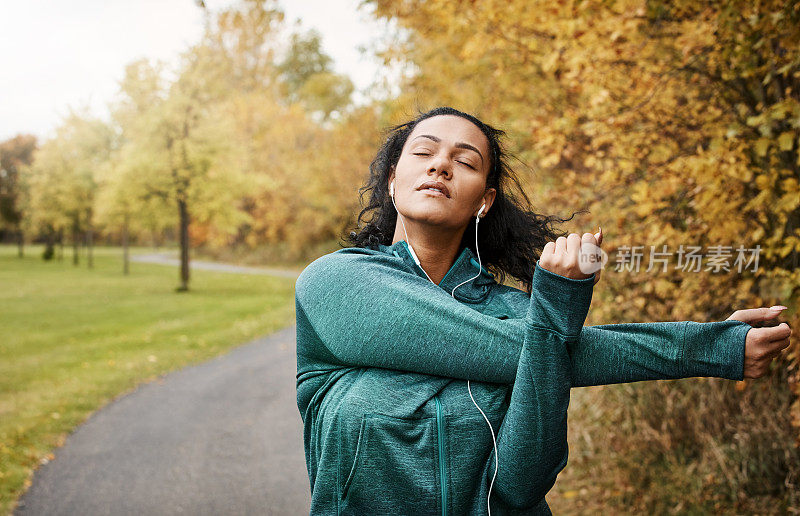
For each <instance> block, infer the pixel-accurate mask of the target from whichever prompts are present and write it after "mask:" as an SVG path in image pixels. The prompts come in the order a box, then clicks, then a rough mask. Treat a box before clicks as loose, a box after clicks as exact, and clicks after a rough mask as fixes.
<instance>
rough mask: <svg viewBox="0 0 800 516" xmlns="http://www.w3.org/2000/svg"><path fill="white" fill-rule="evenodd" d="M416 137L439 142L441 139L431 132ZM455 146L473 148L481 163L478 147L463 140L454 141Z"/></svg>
mask: <svg viewBox="0 0 800 516" xmlns="http://www.w3.org/2000/svg"><path fill="white" fill-rule="evenodd" d="M417 138H429V139H431V140H433V141H435V142H436V143H439V142H441V141H442V139H441V138H439V137H438V136H433V135H432V134H420V135H419V136H415V137H414V139H415V140H416V139H417ZM456 147H458V148H459V149H469V150H473V151H475V152H477V153H478V156H480V157H481V163H483V154H481V151H479V150H478V149H476V148H475V147H473V146H472V145H470V144H468V143H464V142H456Z"/></svg>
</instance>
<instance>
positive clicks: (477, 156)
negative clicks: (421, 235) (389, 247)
mask: <svg viewBox="0 0 800 516" xmlns="http://www.w3.org/2000/svg"><path fill="white" fill-rule="evenodd" d="M488 175H489V142H488V140H487V139H486V136H485V135H484V134H483V132H482V131H481V130H480V129H479V128H478V127H477V126H475V125H474V124H473V123H472V122H470V121H469V120H467V119H465V118H463V117H460V116H455V115H438V116H433V117H431V118H426V119H425V120H423V121H421V122H419V123H418V124H417V125H416V126H415V127H414V130H413V131H412V132H411V134H409V135H408V139H407V140H406V143H405V145H404V146H403V151H402V153H401V155H400V159H399V160H398V161H397V166H396V168H395V169H394V171H393V172H392V174H391V175H390V177H389V183H390V184H391V182H392V181H393V180H394V200H395V204H396V205H397V209H398V211H399V212H400V214H401V215H402V216H403V217H404V219H405V220H412V221H415V222H418V223H422V224H430V225H436V226H439V227H446V228H451V229H453V230H458V229H462V228H465V227H466V226H467V224H469V222H470V220H471V219H473V218H475V215H477V213H478V210H480V207H481V205H482V204H483V203H484V202H485V203H486V207H485V208H484V210H483V213H482V214H481V216H485V215H486V213H488V211H489V208H491V205H492V202H493V201H494V197H495V189H494V188H489V189H488V190H487V189H486V178H487V177H488ZM437 183H438V184H437ZM429 186H431V187H432V186H438V187H440V188H441V189H442V190H443V192H437V191H434V190H431V189H428V188H427V187H429Z"/></svg>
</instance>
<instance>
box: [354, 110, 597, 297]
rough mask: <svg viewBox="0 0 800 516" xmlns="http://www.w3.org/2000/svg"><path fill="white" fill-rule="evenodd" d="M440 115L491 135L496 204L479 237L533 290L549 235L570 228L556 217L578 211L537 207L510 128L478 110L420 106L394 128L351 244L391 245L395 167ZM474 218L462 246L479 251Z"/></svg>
mask: <svg viewBox="0 0 800 516" xmlns="http://www.w3.org/2000/svg"><path fill="white" fill-rule="evenodd" d="M437 115H455V116H460V117H463V118H466V119H467V120H469V121H470V122H472V123H473V124H475V125H476V126H477V127H478V128H479V129H480V130H481V131H482V132H483V134H484V135H486V139H487V140H488V141H489V149H490V154H491V156H490V163H489V166H490V168H489V175H488V177H487V178H486V188H494V189H496V190H497V194H496V196H495V199H494V203H493V204H492V208H491V209H490V210H489V212H488V213H487V214H486V216H485V217H484V218H482V219H481V221H482V224H481V225H480V227H481V229H480V230H479V231H478V242H479V245H480V250H481V261H482V262H483V264H484V265H485V266H486V268H487V269H488V270H490V271H491V272H492V273H493V274H494V275H495V278H496V280H497V281H498V282H499V283H502V282H503V281H504V280H505V278H506V275H508V276H511V277H513V278H516V279H517V280H518V281H519V282H520V283H521V284H522V285H523V286H524V288H525V290H526V291H527V293H528V294H530V292H531V281H532V279H533V269H534V267H535V264H536V261H537V260H538V259H539V256H540V252H541V250H542V249H543V248H544V246H545V244H546V243H547V242H548V241H551V240H555V239H556V238H558V237H559V236H565V235H566V234H567V232H559V231H556V230H554V229H553V228H552V224H553V223H563V222H566V221H568V220H571V219H572V218H573V217H574V216H575V215H576V214H577V213H583V212H585V211H586V210H582V211H579V212H574V213H573V214H572V216H570V217H569V218H567V219H563V218H560V217H557V216H555V215H540V214H537V213H534V212H533V210H532V208H531V202H530V200H529V199H528V196H527V195H525V192H524V190H523V189H522V186H521V185H520V183H519V179H518V178H517V177H516V175H515V173H514V171H513V170H512V168H511V167H510V166H509V165H508V163H507V156H511V154H510V153H508V152H507V151H506V150H505V149H504V148H503V145H502V143H501V141H500V138H501V137H503V136H505V134H506V133H505V131H503V130H500V129H495V128H494V127H492V126H490V125H487V124H485V123H483V122H481V121H480V120H478V119H477V118H476V117H474V116H473V115H470V114H467V113H464V112H462V111H459V110H457V109H454V108H451V107H447V106H442V107H437V108H434V109H431V110H430V111H428V112H425V113H422V112H420V114H419V116H417V118H416V119H414V120H411V121H408V122H405V123H403V124H400V125H397V126H394V127H392V128H390V129H389V130H388V131H387V132H388V136H387V138H386V141H385V142H384V144H383V145H381V148H380V149H379V150H378V154H377V155H376V156H375V158H374V159H373V160H372V163H371V164H370V166H369V178H368V179H367V182H366V184H365V185H364V186H362V187H361V188H359V201H360V203H361V206H362V207H363V206H364V195H365V194H366V193H367V192H370V196H369V204H367V205H366V207H364V208H363V209H362V210H361V212H360V213H359V214H358V220H357V223H356V224H357V226H358V231H351V232H350V233H349V236H348V237H347V238H345V241H346V242H347V243H349V244H351V247H364V248H371V249H377V248H378V244H383V245H391V244H392V239H393V237H394V230H395V224H396V223H397V211H396V210H395V208H394V205H393V204H392V201H391V198H390V197H389V189H388V185H387V183H388V180H389V176H390V174H391V167H392V166H393V165H396V164H397V162H398V160H399V159H400V154H401V153H402V150H403V146H404V145H405V143H406V140H407V139H408V136H409V135H410V134H411V132H412V131H413V130H414V127H416V125H417V124H418V123H419V122H421V121H422V120H425V119H426V118H430V117H433V116H437ZM370 213H371V216H370V219H369V221H368V222H367V224H366V225H365V226H363V227H362V225H361V222H362V219H363V218H364V216H365V215H366V214H370ZM474 224H475V221H474V220H473V221H471V222H470V225H469V226H468V227H467V229H466V231H464V236H463V238H462V239H461V244H460V247H459V252H460V250H461V249H463V248H464V247H469V248H470V249H471V250H472V252H475V248H474V246H475V243H474V237H473V235H474V232H475V229H474Z"/></svg>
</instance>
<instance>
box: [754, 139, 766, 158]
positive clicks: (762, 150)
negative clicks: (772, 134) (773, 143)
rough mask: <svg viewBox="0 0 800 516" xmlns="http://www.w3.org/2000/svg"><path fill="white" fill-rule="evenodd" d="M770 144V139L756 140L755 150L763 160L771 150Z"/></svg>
mask: <svg viewBox="0 0 800 516" xmlns="http://www.w3.org/2000/svg"><path fill="white" fill-rule="evenodd" d="M769 144H770V140H769V138H759V139H758V140H756V142H755V144H754V146H753V147H754V148H755V151H756V154H757V155H758V156H759V157H762V158H763V157H764V156H766V155H767V151H768V150H769Z"/></svg>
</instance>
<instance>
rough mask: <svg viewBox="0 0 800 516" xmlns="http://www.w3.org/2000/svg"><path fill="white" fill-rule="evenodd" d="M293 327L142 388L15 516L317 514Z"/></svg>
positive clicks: (104, 419) (34, 489)
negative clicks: (300, 408)
mask: <svg viewBox="0 0 800 516" xmlns="http://www.w3.org/2000/svg"><path fill="white" fill-rule="evenodd" d="M296 367H297V366H296V359H295V328H294V326H292V327H290V328H287V329H284V330H281V331H279V332H278V333H276V334H273V335H271V336H269V337H266V338H262V339H259V340H256V341H254V342H252V343H250V344H246V345H244V346H241V347H238V348H236V349H234V350H233V351H231V352H229V353H228V354H226V355H223V356H220V357H217V358H215V359H213V360H211V361H209V362H206V363H203V364H201V365H198V366H195V367H190V368H187V369H183V370H180V371H177V372H174V373H171V374H169V375H166V376H164V377H162V378H161V379H159V380H157V381H154V382H151V383H147V384H143V385H141V386H139V388H138V389H136V390H135V391H134V392H132V393H130V394H128V395H126V396H123V397H121V398H118V399H117V400H115V401H113V402H112V403H110V404H109V405H107V406H106V407H104V408H103V409H101V410H99V411H98V412H96V413H95V414H93V415H92V416H91V417H90V418H89V419H88V420H87V421H86V422H85V423H84V424H83V425H81V426H80V427H79V428H78V429H77V430H76V431H75V432H74V433H73V434H72V435H70V436H69V438H68V439H67V441H66V443H65V444H64V446H62V447H61V448H58V449H57V450H56V451H55V458H54V459H53V460H52V461H50V462H49V463H48V464H45V465H44V466H41V467H40V468H39V470H37V472H36V474H35V476H34V479H33V484H32V485H31V488H30V489H29V490H28V491H27V493H25V494H24V495H23V497H22V498H21V500H20V503H19V506H18V507H17V509H16V512H15V514H17V515H39V514H42V515H44V514H46V515H115V516H116V515H120V516H122V515H145V514H146V515H151V514H152V515H162V514H169V515H172V514H190V515H195V514H197V515H204V514H226V515H227V514H231V515H240V514H242V515H244V514H258V515H261V514H280V515H283V514H308V512H309V503H310V501H309V498H310V495H309V485H308V475H307V473H306V467H305V459H304V456H303V441H302V435H303V430H302V422H301V420H300V413H299V412H298V410H297V405H296V401H295V372H296Z"/></svg>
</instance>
